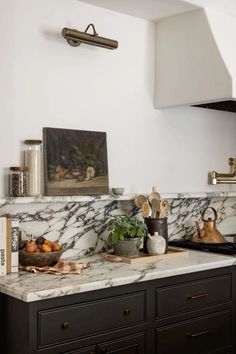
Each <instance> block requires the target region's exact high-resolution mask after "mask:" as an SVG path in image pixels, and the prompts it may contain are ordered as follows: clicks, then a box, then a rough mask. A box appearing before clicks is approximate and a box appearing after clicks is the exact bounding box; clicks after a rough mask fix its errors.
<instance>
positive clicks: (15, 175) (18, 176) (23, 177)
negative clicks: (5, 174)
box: [9, 167, 28, 197]
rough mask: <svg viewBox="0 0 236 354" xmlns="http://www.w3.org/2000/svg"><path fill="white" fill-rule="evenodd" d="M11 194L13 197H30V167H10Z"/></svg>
mask: <svg viewBox="0 0 236 354" xmlns="http://www.w3.org/2000/svg"><path fill="white" fill-rule="evenodd" d="M9 192H10V196H11V197H27V196H28V167H10V174H9Z"/></svg>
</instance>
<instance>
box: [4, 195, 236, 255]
mask: <svg viewBox="0 0 236 354" xmlns="http://www.w3.org/2000/svg"><path fill="white" fill-rule="evenodd" d="M121 197H122V198H123V197H124V196H121ZM162 197H163V198H164V195H163V196H162ZM47 198H51V197H47ZM54 198H57V197H52V199H50V201H49V200H48V202H47V203H45V202H42V203H23V204H20V203H5V204H2V205H0V215H8V216H11V217H12V218H14V219H18V220H19V221H20V227H21V229H22V230H23V231H24V233H26V234H31V235H32V236H33V237H37V236H41V235H43V236H44V237H46V238H48V239H50V240H52V241H58V242H60V243H61V244H62V246H63V248H64V249H65V252H64V257H65V258H67V257H76V258H79V257H83V256H85V255H92V254H96V253H98V252H100V251H102V250H107V248H108V245H107V243H106V240H107V232H105V231H104V230H103V229H102V222H103V220H104V218H106V217H109V216H112V215H123V214H128V215H138V216H139V217H140V218H142V213H141V211H140V210H139V209H138V208H137V207H136V206H135V204H134V200H133V199H119V198H118V199H117V198H113V197H112V199H104V200H103V199H102V198H101V199H99V198H97V197H94V198H95V199H94V198H92V197H87V198H88V200H87V201H80V202H78V201H73V202H72V201H71V198H80V197H66V198H69V200H70V201H68V202H64V203H62V202H58V201H56V202H54V201H53V200H54ZM81 198H82V197H81ZM83 198H84V197H83ZM168 200H169V202H170V211H169V212H168V215H167V217H168V233H169V239H174V238H190V237H191V236H193V235H194V234H195V233H196V230H195V221H196V220H197V221H201V213H202V211H203V209H204V208H205V207H207V206H212V207H214V208H215V209H216V210H217V213H218V220H217V227H218V229H219V230H220V231H221V232H222V233H224V234H231V233H236V197H228V196H224V197H222V196H211V197H201V198H193V197H191V198H172V199H170V198H169V199H168Z"/></svg>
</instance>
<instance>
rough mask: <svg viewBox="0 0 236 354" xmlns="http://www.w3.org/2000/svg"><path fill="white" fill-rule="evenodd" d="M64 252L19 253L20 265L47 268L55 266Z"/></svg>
mask: <svg viewBox="0 0 236 354" xmlns="http://www.w3.org/2000/svg"><path fill="white" fill-rule="evenodd" d="M62 253H63V250H62V249H61V250H59V251H52V252H33V253H30V252H26V251H22V250H20V251H19V263H20V265H22V266H35V267H45V266H49V267H51V266H53V265H54V264H56V263H57V262H58V261H59V259H60V257H61V255H62Z"/></svg>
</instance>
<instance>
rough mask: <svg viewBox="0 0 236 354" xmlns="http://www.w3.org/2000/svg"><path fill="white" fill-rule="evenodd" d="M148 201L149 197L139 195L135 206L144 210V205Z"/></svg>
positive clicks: (135, 199) (135, 200)
mask: <svg viewBox="0 0 236 354" xmlns="http://www.w3.org/2000/svg"><path fill="white" fill-rule="evenodd" d="M146 201H147V197H146V196H145V195H143V194H139V195H137V196H136V197H135V198H134V202H135V205H136V206H137V207H138V208H139V209H142V205H143V203H145V202H146Z"/></svg>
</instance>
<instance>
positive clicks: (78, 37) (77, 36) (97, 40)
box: [62, 23, 118, 49]
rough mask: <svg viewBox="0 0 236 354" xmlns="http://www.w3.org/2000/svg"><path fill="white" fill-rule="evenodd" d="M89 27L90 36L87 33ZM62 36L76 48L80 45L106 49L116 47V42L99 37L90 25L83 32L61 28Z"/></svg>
mask: <svg viewBox="0 0 236 354" xmlns="http://www.w3.org/2000/svg"><path fill="white" fill-rule="evenodd" d="M89 27H92V29H93V33H92V34H90V33H87V31H88V30H89ZM62 36H63V37H64V38H65V39H66V40H67V42H68V43H69V44H70V45H71V46H73V47H78V46H79V45H80V44H81V43H86V44H90V45H95V46H98V47H102V48H107V49H116V48H117V47H118V42H117V41H115V40H113V39H109V38H104V37H100V36H99V35H98V34H97V32H96V30H95V27H94V25H93V24H92V23H90V24H89V25H88V26H87V28H86V30H85V31H84V32H80V31H77V30H76V29H70V28H63V30H62Z"/></svg>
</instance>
